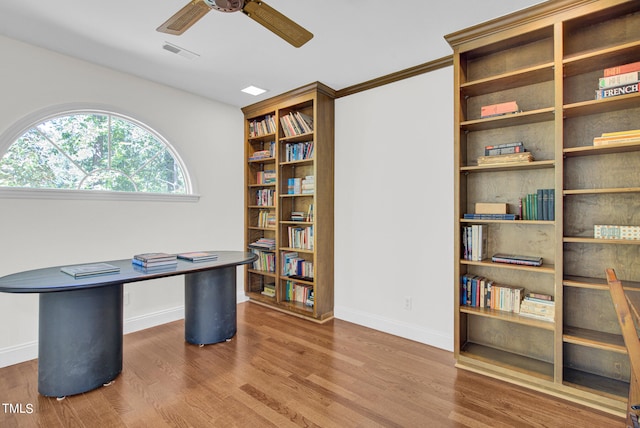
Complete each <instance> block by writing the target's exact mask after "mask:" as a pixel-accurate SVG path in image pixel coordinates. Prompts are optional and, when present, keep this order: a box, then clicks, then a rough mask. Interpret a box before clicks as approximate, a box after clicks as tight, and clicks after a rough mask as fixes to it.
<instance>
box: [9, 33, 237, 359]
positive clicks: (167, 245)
mask: <svg viewBox="0 0 640 428" xmlns="http://www.w3.org/2000/svg"><path fill="white" fill-rule="evenodd" d="M0 52H2V67H0V94H2V95H1V98H2V100H1V102H0V138H2V136H3V135H4V136H5V138H6V134H7V132H8V130H9V129H10V128H11V127H12V126H13V125H14V124H15V123H17V122H19V121H21V120H22V119H23V118H25V117H27V116H29V115H31V114H33V113H34V112H37V111H41V110H43V109H51V108H53V107H54V106H57V105H62V104H74V105H78V104H83V103H89V104H90V105H96V104H99V105H103V106H106V107H108V108H109V107H110V108H112V109H113V110H115V111H118V112H120V113H124V114H127V115H129V116H131V117H133V118H135V119H138V120H140V121H142V122H144V123H146V124H147V125H149V126H150V127H152V128H153V129H155V130H156V131H158V132H159V133H160V134H162V135H163V136H164V137H165V138H167V139H168V141H169V142H170V143H171V144H172V145H173V146H174V147H175V149H176V150H177V151H178V153H179V154H180V156H181V157H182V158H183V160H184V161H185V163H186V165H187V167H188V168H189V171H190V173H191V176H192V178H193V179H194V181H195V182H196V185H197V191H198V193H199V194H200V195H201V198H200V200H199V202H140V201H118V202H113V201H99V200H98V201H96V200H91V201H81V200H55V199H8V198H0V276H4V275H7V274H10V273H14V272H19V271H23V270H28V269H35V268H40V267H46V266H55V265H64V264H74V263H85V262H91V261H100V260H109V259H124V258H129V257H130V256H131V255H133V254H134V253H138V252H147V251H169V252H178V251H187V250H198V249H221V250H225V249H226V250H241V249H242V248H243V233H242V228H243V224H244V223H243V199H242V194H243V192H242V189H243V169H242V167H241V165H242V157H243V146H242V139H243V118H242V112H241V111H240V109H238V108H235V107H230V106H227V105H224V104H221V103H217V102H214V101H211V100H208V99H205V98H202V97H198V96H195V95H192V94H189V93H186V92H182V91H179V90H175V89H172V88H169V87H166V86H162V85H158V84H155V83H152V82H149V81H146V80H143V79H139V78H136V77H133V76H130V75H127V74H123V73H119V72H116V71H113V70H111V69H107V68H104V67H100V66H96V65H93V64H90V63H87V62H83V61H80V60H76V59H73V58H70V57H66V56H63V55H59V54H56V53H53V52H51V51H47V50H43V49H40V48H37V47H34V46H30V45H27V44H23V43H20V42H17V41H15V40H12V39H9V38H5V37H0ZM6 144H7V141H1V140H0V147H6ZM238 278H239V279H238V282H239V284H238V286H239V292H241V288H242V284H241V278H242V275H240V271H239V275H238ZM182 284H183V279H182V277H175V278H168V279H163V280H156V281H147V282H143V283H133V284H127V285H125V293H128V297H129V304H128V305H126V306H125V331H132V330H136V329H140V328H146V327H149V326H152V325H156V324H159V323H162V322H167V321H171V320H174V319H179V318H181V317H182V316H183V313H184V312H183V305H184V294H183V293H184V292H183V285H182ZM37 332H38V297H37V295H26V294H24V295H18V294H8V293H0V367H2V366H6V365H10V364H14V363H16V362H19V361H24V360H28V359H31V358H36V357H37V337H38V333H37Z"/></svg>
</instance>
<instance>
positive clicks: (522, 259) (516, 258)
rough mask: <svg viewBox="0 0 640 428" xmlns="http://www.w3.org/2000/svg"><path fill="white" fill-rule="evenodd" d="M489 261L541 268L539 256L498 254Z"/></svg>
mask: <svg viewBox="0 0 640 428" xmlns="http://www.w3.org/2000/svg"><path fill="white" fill-rule="evenodd" d="M491 261H492V262H495V263H507V264H514V265H525V266H542V257H539V256H523V255H518V254H504V253H498V254H494V255H493V256H492V257H491Z"/></svg>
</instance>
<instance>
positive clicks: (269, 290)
mask: <svg viewBox="0 0 640 428" xmlns="http://www.w3.org/2000/svg"><path fill="white" fill-rule="evenodd" d="M260 294H263V295H265V296H267V297H276V285H275V284H274V283H269V284H264V285H263V286H262V293H260Z"/></svg>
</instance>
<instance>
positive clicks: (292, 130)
mask: <svg viewBox="0 0 640 428" xmlns="http://www.w3.org/2000/svg"><path fill="white" fill-rule="evenodd" d="M280 124H281V125H282V132H284V135H285V136H286V137H295V136H296V135H302V134H308V133H310V132H313V117H311V116H309V115H307V114H304V113H301V112H299V111H295V112H291V113H289V114H286V115H284V116H282V117H281V118H280Z"/></svg>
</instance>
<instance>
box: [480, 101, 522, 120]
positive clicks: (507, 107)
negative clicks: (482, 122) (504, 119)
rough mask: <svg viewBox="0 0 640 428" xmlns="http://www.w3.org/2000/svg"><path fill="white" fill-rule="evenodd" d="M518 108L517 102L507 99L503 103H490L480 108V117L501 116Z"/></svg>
mask: <svg viewBox="0 0 640 428" xmlns="http://www.w3.org/2000/svg"><path fill="white" fill-rule="evenodd" d="M518 110H519V108H518V103H516V102H515V101H507V102H505V103H499V104H491V105H486V106H482V107H481V108H480V117H481V118H483V119H484V118H487V117H494V116H502V115H505V114H509V113H516V112H517V111H518Z"/></svg>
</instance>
